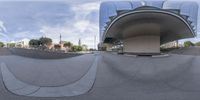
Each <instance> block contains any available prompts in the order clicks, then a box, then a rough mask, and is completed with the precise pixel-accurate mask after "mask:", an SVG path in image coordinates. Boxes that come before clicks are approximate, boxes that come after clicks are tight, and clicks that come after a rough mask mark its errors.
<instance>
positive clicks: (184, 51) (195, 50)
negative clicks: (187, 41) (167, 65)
mask: <svg viewBox="0 0 200 100" xmlns="http://www.w3.org/2000/svg"><path fill="white" fill-rule="evenodd" d="M170 53H172V54H181V55H196V56H200V47H187V48H180V49H175V50H172V51H170Z"/></svg>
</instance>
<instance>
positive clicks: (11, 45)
mask: <svg viewBox="0 0 200 100" xmlns="http://www.w3.org/2000/svg"><path fill="white" fill-rule="evenodd" d="M7 46H8V47H10V48H13V47H15V43H7Z"/></svg>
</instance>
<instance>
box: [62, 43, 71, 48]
mask: <svg viewBox="0 0 200 100" xmlns="http://www.w3.org/2000/svg"><path fill="white" fill-rule="evenodd" d="M72 46H73V44H72V43H71V42H65V43H64V47H69V48H71V47H72Z"/></svg>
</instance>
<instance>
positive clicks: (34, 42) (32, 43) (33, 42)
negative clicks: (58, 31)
mask: <svg viewBox="0 0 200 100" xmlns="http://www.w3.org/2000/svg"><path fill="white" fill-rule="evenodd" d="M40 44H41V42H40V40H38V39H31V40H30V41H29V45H30V46H31V47H39V46H40Z"/></svg>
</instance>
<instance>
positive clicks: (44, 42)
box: [39, 37, 52, 46]
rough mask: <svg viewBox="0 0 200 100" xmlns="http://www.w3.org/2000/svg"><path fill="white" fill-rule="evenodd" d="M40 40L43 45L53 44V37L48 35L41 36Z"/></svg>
mask: <svg viewBox="0 0 200 100" xmlns="http://www.w3.org/2000/svg"><path fill="white" fill-rule="evenodd" d="M39 41H40V42H41V45H42V46H49V45H51V44H52V39H51V38H47V37H41V38H40V39H39Z"/></svg>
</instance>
